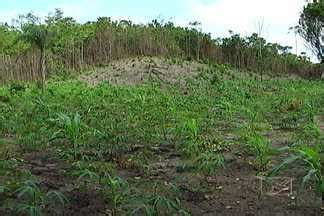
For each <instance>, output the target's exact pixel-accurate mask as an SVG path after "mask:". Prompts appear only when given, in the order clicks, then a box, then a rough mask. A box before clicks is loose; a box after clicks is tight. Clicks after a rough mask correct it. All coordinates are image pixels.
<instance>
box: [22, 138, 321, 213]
mask: <svg viewBox="0 0 324 216" xmlns="http://www.w3.org/2000/svg"><path fill="white" fill-rule="evenodd" d="M286 133H287V132H286ZM279 135H280V137H284V138H283V139H280V138H279V137H278V136H279ZM268 136H270V137H273V140H274V141H273V142H274V145H275V146H281V145H284V144H285V142H286V140H285V137H287V136H288V134H282V133H280V132H274V133H270V134H269V135H268ZM169 148H170V151H166V150H165V149H163V151H157V152H156V154H158V155H157V157H156V158H158V159H157V161H156V162H154V163H152V164H151V166H152V171H151V172H150V176H149V177H147V176H145V175H144V174H143V173H142V172H138V170H135V169H121V168H120V169H119V170H118V172H117V174H118V175H119V176H120V177H121V178H123V179H125V180H127V181H129V182H134V181H140V184H142V185H143V183H144V182H145V181H147V182H149V183H152V182H154V181H164V182H166V183H168V182H169V183H173V184H175V185H176V186H177V187H178V188H179V189H180V191H181V192H180V194H179V197H180V199H181V202H182V204H183V206H184V207H186V208H187V209H188V210H190V212H191V214H192V215H206V216H207V215H250V216H252V215H255V216H259V215H260V216H263V215H269V216H270V215H278V216H281V215H287V216H288V215H294V216H299V215H300V216H302V215H322V214H321V213H322V212H321V210H320V208H319V206H316V203H315V198H314V196H313V193H312V192H311V191H310V189H308V190H306V192H304V193H301V194H299V195H298V196H297V194H296V192H295V191H296V190H297V185H298V182H297V181H296V180H294V181H293V194H291V195H289V196H288V192H287V191H288V189H287V188H286V187H287V185H279V186H278V188H276V189H277V190H276V192H278V194H277V195H267V194H266V192H267V191H266V190H265V191H264V193H263V194H261V193H260V180H259V179H258V178H257V177H256V174H257V172H256V170H255V169H254V168H253V167H252V165H251V163H249V161H250V160H253V158H251V157H250V156H239V155H234V154H232V153H226V154H225V158H226V159H227V162H226V166H225V168H223V169H220V170H219V171H218V172H217V173H216V174H215V175H213V176H204V175H199V174H194V173H192V172H189V171H188V172H186V171H185V172H179V170H178V169H177V167H178V165H180V164H181V163H182V161H181V159H180V158H179V156H178V155H176V154H174V153H173V150H172V149H171V147H170V146H169ZM138 150H140V149H138ZM24 158H25V166H24V169H28V170H30V171H31V172H32V173H33V174H34V175H36V176H37V177H38V178H39V179H40V181H41V185H42V187H43V188H44V189H45V190H49V189H51V190H60V191H63V192H64V193H65V194H66V195H67V196H68V199H69V200H70V202H69V204H68V205H67V206H66V207H65V209H64V211H63V213H64V214H63V213H62V215H71V216H72V215H75V216H78V215H107V212H109V210H107V208H109V207H108V206H107V204H105V202H104V200H103V197H101V195H100V194H99V193H98V192H96V191H95V190H90V189H89V190H78V189H77V188H75V185H74V180H75V179H73V178H72V177H68V176H67V175H65V171H66V170H68V169H69V167H70V165H67V164H65V163H64V162H62V161H60V160H58V159H56V158H55V157H52V156H51V154H49V153H44V152H42V153H30V154H26V155H25V156H24ZM275 160H276V159H275ZM274 162H276V161H274ZM299 174H300V171H299V170H298V169H293V170H290V171H289V172H288V173H287V172H286V173H285V177H293V178H294V177H296V175H297V176H298V175H299ZM139 178H140V179H139ZM135 179H137V180H135ZM280 181H282V180H280ZM280 190H283V192H282V193H279V191H280ZM297 199H298V200H297ZM296 200H297V201H296ZM49 215H51V214H49Z"/></svg>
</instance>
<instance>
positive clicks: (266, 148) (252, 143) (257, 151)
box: [247, 134, 274, 171]
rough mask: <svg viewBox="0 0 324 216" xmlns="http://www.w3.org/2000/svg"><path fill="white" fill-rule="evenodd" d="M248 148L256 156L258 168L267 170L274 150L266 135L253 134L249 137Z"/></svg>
mask: <svg viewBox="0 0 324 216" xmlns="http://www.w3.org/2000/svg"><path fill="white" fill-rule="evenodd" d="M247 148H248V149H249V151H250V152H252V153H253V155H254V156H255V165H256V168H257V169H258V170H259V171H265V170H266V169H267V167H268V164H269V163H270V161H271V156H272V154H273V152H274V151H273V149H272V148H271V144H270V142H269V141H268V140H267V139H266V138H265V137H264V136H261V135H259V134H253V135H252V136H249V137H248V138H247Z"/></svg>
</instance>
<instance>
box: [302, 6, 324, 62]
mask: <svg viewBox="0 0 324 216" xmlns="http://www.w3.org/2000/svg"><path fill="white" fill-rule="evenodd" d="M323 28H324V0H315V1H313V2H311V3H308V4H307V5H306V6H305V7H304V9H303V12H302V14H301V16H300V19H299V24H298V26H297V28H296V30H297V32H298V33H299V34H300V35H301V36H302V37H303V38H304V39H305V40H306V41H307V42H308V44H309V48H310V49H311V50H312V52H313V53H314V54H315V55H316V56H317V58H318V60H320V61H321V63H324V47H323V43H322V41H323V38H324V32H323Z"/></svg>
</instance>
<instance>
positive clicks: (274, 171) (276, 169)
mask: <svg viewBox="0 0 324 216" xmlns="http://www.w3.org/2000/svg"><path fill="white" fill-rule="evenodd" d="M299 159H301V157H300V156H299V155H293V156H291V157H289V158H287V159H285V160H284V161H283V162H282V163H281V164H279V165H278V166H276V167H274V168H273V169H272V170H271V171H270V172H269V173H268V177H272V176H275V175H277V174H278V173H279V172H280V171H281V170H282V169H284V168H286V167H287V166H288V165H290V164H292V163H293V162H295V161H296V160H299Z"/></svg>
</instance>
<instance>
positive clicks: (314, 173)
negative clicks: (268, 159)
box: [269, 146, 324, 206]
mask: <svg viewBox="0 0 324 216" xmlns="http://www.w3.org/2000/svg"><path fill="white" fill-rule="evenodd" d="M319 148H320V147H319V146H316V147H311V146H301V147H298V148H295V149H293V150H292V154H291V156H290V157H288V158H286V159H285V160H284V161H283V162H282V163H281V164H279V165H278V166H276V167H274V168H273V169H272V170H271V172H270V173H269V176H274V175H277V174H278V173H279V172H280V171H281V170H283V169H284V168H287V167H288V166H290V165H292V164H296V162H297V161H301V162H303V167H304V169H305V171H306V173H307V174H306V175H305V176H304V177H303V180H302V183H301V188H302V189H304V187H305V185H306V184H307V183H308V182H310V180H311V179H314V181H315V192H316V193H317V194H318V195H320V196H321V198H322V206H323V204H324V177H323V174H322V162H323V161H322V159H321V155H320V152H319Z"/></svg>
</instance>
